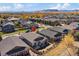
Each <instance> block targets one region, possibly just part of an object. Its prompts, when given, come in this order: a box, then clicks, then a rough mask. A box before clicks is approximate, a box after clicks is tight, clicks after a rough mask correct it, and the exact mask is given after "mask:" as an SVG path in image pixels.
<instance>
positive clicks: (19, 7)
mask: <svg viewBox="0 0 79 59" xmlns="http://www.w3.org/2000/svg"><path fill="white" fill-rule="evenodd" d="M14 8H15V9H22V8H24V5H22V4H14Z"/></svg>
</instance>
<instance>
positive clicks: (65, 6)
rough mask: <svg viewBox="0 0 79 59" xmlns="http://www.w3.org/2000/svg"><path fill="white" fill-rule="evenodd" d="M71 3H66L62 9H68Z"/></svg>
mask: <svg viewBox="0 0 79 59" xmlns="http://www.w3.org/2000/svg"><path fill="white" fill-rule="evenodd" d="M69 6H70V4H69V3H64V4H63V6H62V7H61V8H62V9H66V8H67V7H69Z"/></svg>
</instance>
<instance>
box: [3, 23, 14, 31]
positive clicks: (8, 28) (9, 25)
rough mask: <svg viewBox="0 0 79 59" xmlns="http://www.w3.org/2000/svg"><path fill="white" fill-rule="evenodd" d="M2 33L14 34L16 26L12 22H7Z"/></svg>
mask: <svg viewBox="0 0 79 59" xmlns="http://www.w3.org/2000/svg"><path fill="white" fill-rule="evenodd" d="M2 31H3V32H14V31H15V25H14V24H13V23H12V22H7V23H3V24H2Z"/></svg>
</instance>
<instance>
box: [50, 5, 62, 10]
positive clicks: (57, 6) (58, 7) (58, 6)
mask: <svg viewBox="0 0 79 59" xmlns="http://www.w3.org/2000/svg"><path fill="white" fill-rule="evenodd" d="M60 7H61V4H57V5H56V6H55V7H51V8H50V9H60Z"/></svg>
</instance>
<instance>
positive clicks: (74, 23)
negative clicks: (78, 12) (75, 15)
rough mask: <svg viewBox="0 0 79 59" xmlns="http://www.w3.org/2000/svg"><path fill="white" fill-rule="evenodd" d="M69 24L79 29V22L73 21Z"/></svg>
mask: <svg viewBox="0 0 79 59" xmlns="http://www.w3.org/2000/svg"><path fill="white" fill-rule="evenodd" d="M69 26H72V27H73V29H78V28H79V22H72V23H70V24H69Z"/></svg>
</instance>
